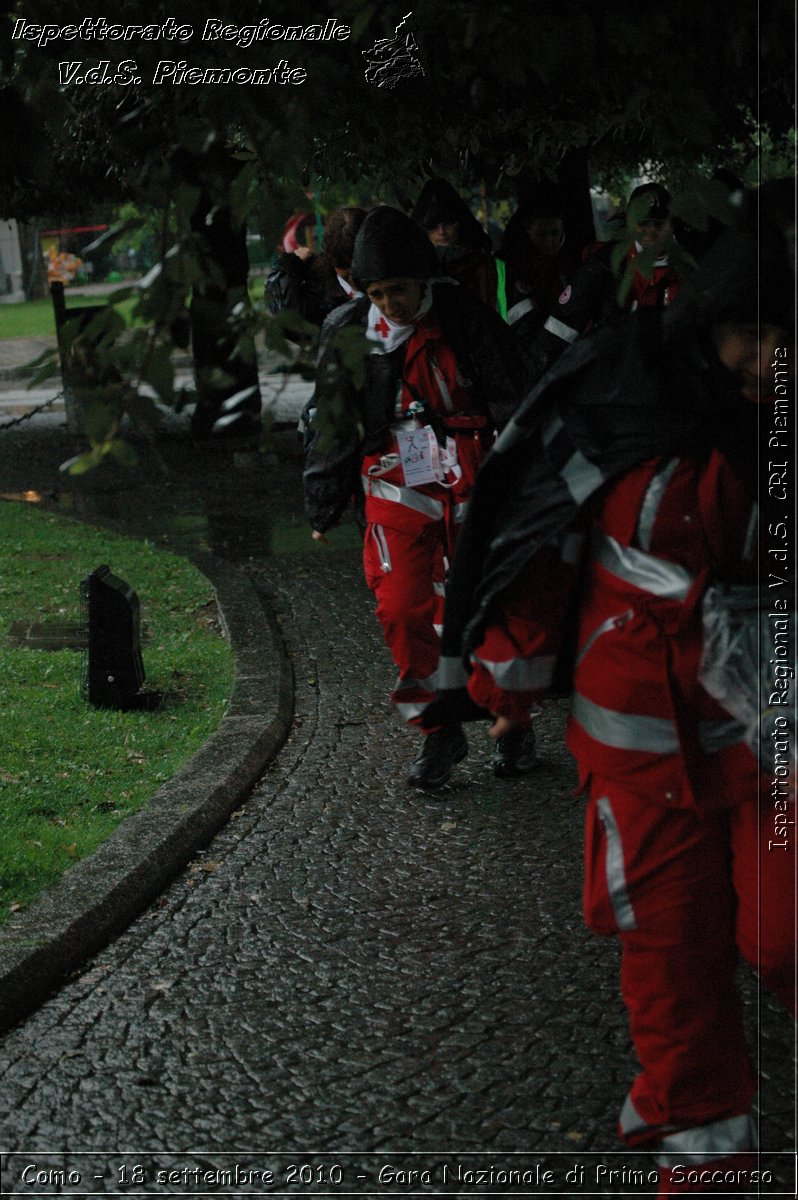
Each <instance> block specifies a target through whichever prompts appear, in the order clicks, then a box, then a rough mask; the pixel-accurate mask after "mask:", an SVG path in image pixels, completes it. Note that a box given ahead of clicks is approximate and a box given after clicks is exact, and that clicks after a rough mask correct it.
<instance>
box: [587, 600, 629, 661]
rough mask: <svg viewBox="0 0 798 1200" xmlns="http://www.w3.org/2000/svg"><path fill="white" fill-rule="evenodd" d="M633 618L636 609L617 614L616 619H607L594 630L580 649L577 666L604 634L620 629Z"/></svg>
mask: <svg viewBox="0 0 798 1200" xmlns="http://www.w3.org/2000/svg"><path fill="white" fill-rule="evenodd" d="M633 616H634V609H633V608H627V609H626V610H625V611H624V612H622V613H616V614H615V616H614V617H607V620H606V621H602V622H601V624H600V625H599V626H598V627H597V628H596V629H594V630H593V632H592V633H591V634H590V636H589V637H588V639H587V641H586V642H583V644H582V645H581V646H580V647H579V653H578V654H577V656H576V663H575V666H577V667H578V666H579V664H580V663H581V662H582V659H583V658H584V657H585V655H586V654H587V653H588V651H589V650H590V649H591V648H592V647H593V645H594V644H595V643H596V642H597V641H598V639H599V638H600V637H601V636H602V634H605V633H609V631H610V630H611V629H616V628H617V629H620V628H621V627H622V626H623V625H624V624H625V623H626V622H627V621H628V620H629V619H630V617H633Z"/></svg>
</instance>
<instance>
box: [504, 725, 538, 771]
mask: <svg viewBox="0 0 798 1200" xmlns="http://www.w3.org/2000/svg"><path fill="white" fill-rule="evenodd" d="M537 765H538V755H537V749H536V747H535V731H534V729H511V730H510V732H509V733H505V735H504V737H500V738H497V739H496V745H495V746H494V747H493V774H494V775H495V776H496V777H497V778H498V779H514V778H515V777H516V776H517V775H526V774H528V773H529V771H534V769H535V767H536V766H537Z"/></svg>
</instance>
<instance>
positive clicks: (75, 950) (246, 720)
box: [0, 554, 294, 1032]
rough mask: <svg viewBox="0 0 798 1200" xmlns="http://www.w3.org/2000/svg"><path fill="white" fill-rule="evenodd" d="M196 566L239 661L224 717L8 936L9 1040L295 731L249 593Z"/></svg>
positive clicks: (1, 979) (234, 803)
mask: <svg viewBox="0 0 798 1200" xmlns="http://www.w3.org/2000/svg"><path fill="white" fill-rule="evenodd" d="M191 561H192V562H193V563H194V565H195V566H196V567H197V568H198V570H200V571H202V573H203V574H204V575H206V576H207V578H208V579H210V581H211V583H212V584H213V586H214V588H215V590H216V597H217V601H218V606H219V610H220V613H221V619H222V623H223V626H224V628H225V631H226V633H227V636H228V638H229V640H230V644H231V646H232V648H233V651H234V654H235V683H234V687H233V694H232V697H231V700H230V705H229V708H228V711H227V713H226V714H225V716H224V717H223V718H222V720H221V722H220V723H219V726H218V727H217V729H216V730H215V732H214V733H213V734H212V735H211V736H210V738H209V739H208V740H207V741H206V742H205V744H204V745H203V746H201V747H200V749H199V750H198V751H196V753H195V754H193V755H192V757H191V758H190V759H189V760H188V762H187V763H185V764H184V766H183V767H182V768H181V770H180V771H179V772H178V773H177V774H176V775H175V776H174V777H173V778H172V779H170V780H168V781H167V782H166V783H165V784H164V785H163V786H162V787H160V788H159V789H158V791H157V792H156V793H155V795H154V796H153V797H152V798H151V800H150V801H149V802H148V804H147V805H146V806H145V807H144V808H143V809H141V810H140V811H139V812H138V813H136V814H134V815H133V816H131V817H129V818H127V820H125V821H124V822H123V823H122V824H121V825H120V826H119V827H118V828H117V829H116V830H115V831H114V832H113V833H112V834H111V836H110V837H109V838H108V839H107V840H106V841H105V842H103V843H102V845H101V846H99V847H98V849H97V850H96V851H95V852H94V853H93V854H91V855H89V857H88V858H85V859H83V860H82V861H81V862H78V863H76V864H75V865H74V866H73V867H70V869H69V871H68V872H67V873H66V874H65V875H64V876H63V877H62V879H60V880H59V881H58V882H57V883H56V884H54V885H53V886H52V887H50V888H48V889H47V890H46V891H45V892H44V893H42V895H41V896H39V897H37V899H36V900H35V901H34V902H33V903H32V904H31V906H30V908H29V909H27V910H26V911H25V912H24V913H22V914H20V916H19V917H17V918H12V920H11V921H9V922H7V924H6V925H4V926H3V927H2V928H0V1032H1V1031H5V1030H7V1029H9V1028H11V1027H12V1026H13V1025H15V1024H17V1023H18V1022H19V1021H20V1020H22V1019H23V1018H24V1017H26V1016H28V1015H29V1014H30V1013H31V1012H32V1011H33V1010H34V1009H35V1008H37V1007H38V1005H39V1004H41V1003H42V1001H43V1000H44V999H45V998H46V997H47V995H48V994H49V993H50V992H52V991H53V990H54V989H55V988H57V987H58V986H59V985H60V984H62V983H63V982H64V981H65V979H66V978H67V977H68V976H69V975H70V974H71V973H72V972H74V971H75V970H77V969H78V968H79V967H80V966H82V965H83V963H84V962H85V961H86V960H87V959H88V958H90V957H91V956H92V955H93V954H96V953H97V952H98V951H99V950H101V949H102V948H103V946H105V945H107V944H108V942H109V941H110V940H111V939H112V938H113V937H115V936H116V935H117V934H118V933H120V932H121V931H122V930H123V929H125V928H126V927H127V926H128V925H129V924H130V923H131V921H133V920H134V918H135V917H136V916H138V914H139V913H140V912H141V911H142V910H143V909H144V908H145V907H146V906H147V905H148V904H149V903H150V902H151V901H152V900H153V899H155V897H156V896H158V895H159V894H160V893H161V892H162V891H163V890H164V888H165V887H166V886H167V885H168V884H169V883H170V882H171V881H172V880H173V879H174V877H175V876H176V875H177V874H178V873H179V872H180V871H181V870H182V869H183V867H184V866H185V865H186V863H187V862H189V860H190V859H191V858H192V857H193V856H194V855H195V854H196V853H197V851H198V850H201V849H202V848H203V847H205V846H206V845H207V844H208V842H209V841H210V840H211V838H212V837H213V835H214V834H215V833H216V832H217V831H218V830H219V829H220V828H221V827H222V825H224V823H225V822H226V821H227V819H228V818H229V816H230V814H231V813H232V812H233V811H234V810H235V809H236V808H237V807H239V806H240V804H241V803H242V802H243V801H244V800H245V798H246V797H247V795H248V794H249V793H250V792H251V790H252V788H253V787H254V785H255V783H256V782H257V780H258V779H259V777H260V776H261V775H262V773H263V771H264V769H265V768H266V766H267V765H268V764H269V762H270V761H271V760H272V759H273V758H274V756H275V754H276V753H277V751H278V750H279V749H280V746H281V745H282V743H283V741H284V740H285V738H286V736H287V734H288V730H289V728H290V724H291V719H292V715H293V707H294V688H293V677H292V672H291V666H290V663H289V661H288V657H287V655H286V652H285V649H284V646H283V643H282V639H281V637H280V634H279V631H278V629H277V626H276V623H275V621H274V619H273V618H272V617H271V616H270V615H269V614H268V612H267V611H265V610H264V607H263V603H262V601H261V600H260V598H259V597H258V595H257V594H256V592H255V588H254V585H253V584H252V582H251V581H250V580H249V579H248V578H247V577H246V576H245V575H244V574H242V573H241V572H240V571H238V570H236V569H235V568H234V567H232V566H231V565H230V564H229V563H226V562H223V561H222V560H220V559H218V558H215V557H214V556H213V555H211V554H196V555H192V556H191Z"/></svg>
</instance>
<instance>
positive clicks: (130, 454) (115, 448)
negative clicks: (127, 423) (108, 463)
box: [106, 438, 139, 467]
mask: <svg viewBox="0 0 798 1200" xmlns="http://www.w3.org/2000/svg"><path fill="white" fill-rule="evenodd" d="M106 445H107V447H108V453H110V454H112V455H113V457H114V458H115V459H116V460H117V462H119V463H121V464H122V466H123V467H135V466H137V465H138V461H139V456H138V454H137V453H136V450H135V449H134V447H133V446H131V444H130V442H125V441H123V440H122V438H114V439H113V441H111V442H107V443H106Z"/></svg>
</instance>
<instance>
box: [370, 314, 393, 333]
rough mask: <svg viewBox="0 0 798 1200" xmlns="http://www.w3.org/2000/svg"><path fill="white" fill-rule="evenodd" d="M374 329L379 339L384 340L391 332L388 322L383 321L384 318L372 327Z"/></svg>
mask: <svg viewBox="0 0 798 1200" xmlns="http://www.w3.org/2000/svg"><path fill="white" fill-rule="evenodd" d="M374 328H375V330H376V331H377V333H378V334H379V335H380V337H384V338H387V336H388V334H389V333H390V332H391V327H390V325H389V324H388V322H387V321H386V320H385V317H380V319H379V321H378V322H377V324H376V325H375V326H374Z"/></svg>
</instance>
